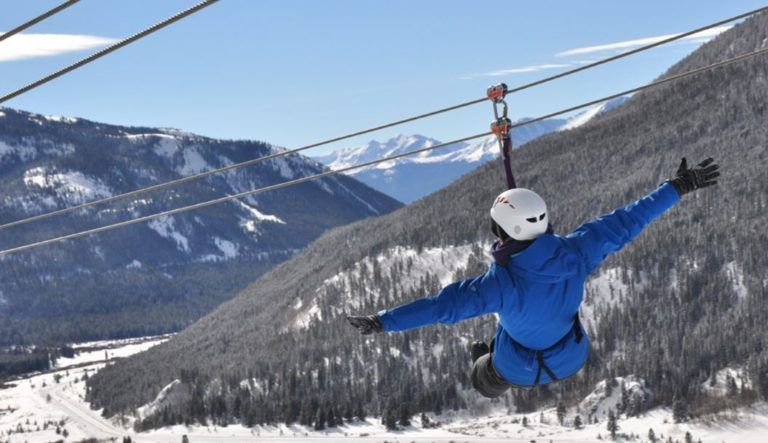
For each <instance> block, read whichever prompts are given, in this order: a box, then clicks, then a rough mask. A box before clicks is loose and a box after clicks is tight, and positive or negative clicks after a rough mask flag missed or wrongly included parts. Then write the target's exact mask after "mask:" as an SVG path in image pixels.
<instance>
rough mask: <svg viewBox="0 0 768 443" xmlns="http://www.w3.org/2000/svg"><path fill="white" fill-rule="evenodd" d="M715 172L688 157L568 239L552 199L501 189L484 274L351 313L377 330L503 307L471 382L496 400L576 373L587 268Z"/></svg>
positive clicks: (476, 354)
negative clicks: (667, 176) (553, 214)
mask: <svg viewBox="0 0 768 443" xmlns="http://www.w3.org/2000/svg"><path fill="white" fill-rule="evenodd" d="M717 169H718V165H717V164H714V160H712V159H711V158H709V159H707V160H705V161H703V162H701V163H699V165H698V166H697V167H695V168H688V166H687V163H686V160H685V158H683V160H682V162H681V163H680V167H679V168H678V170H677V176H676V177H675V178H673V179H671V180H668V181H666V182H664V183H662V184H661V185H660V186H659V187H658V188H657V189H656V190H654V191H653V192H651V193H650V194H648V195H646V196H645V197H643V198H641V199H640V200H637V201H635V202H634V203H632V204H630V205H628V206H626V207H623V208H619V209H616V210H615V211H613V212H611V213H610V214H607V215H604V216H602V217H600V218H598V219H597V220H594V221H591V222H589V223H585V224H583V225H582V226H580V227H579V228H578V229H576V230H575V231H573V232H572V233H570V234H568V235H566V236H560V235H555V234H554V233H553V231H552V227H551V225H550V224H549V214H548V213H547V207H546V204H545V203H544V200H543V199H542V198H541V197H540V196H539V195H537V194H536V193H535V192H533V191H530V190H528V189H521V188H517V189H510V190H508V191H505V192H503V193H501V195H499V196H498V197H497V198H496V200H495V201H494V203H493V207H492V208H491V220H492V221H491V228H492V231H493V233H494V235H495V236H496V237H497V241H496V242H495V243H494V244H493V250H492V251H493V258H494V263H493V264H491V266H490V269H489V270H488V272H486V273H485V274H483V275H481V276H479V277H476V278H472V279H467V280H463V281H459V282H456V283H453V284H450V285H448V286H446V287H445V288H443V289H442V290H440V291H439V292H438V293H437V294H436V295H433V296H430V297H426V298H422V299H419V300H416V301H413V302H411V303H407V304H404V305H401V306H398V307H396V308H393V309H386V310H383V311H380V312H379V313H378V314H375V315H367V316H349V317H347V319H348V321H349V322H350V324H351V325H352V326H354V327H355V328H357V329H358V330H360V332H361V333H363V334H371V333H373V332H396V331H405V330H407V329H412V328H418V327H422V326H427V325H431V324H435V323H456V322H458V321H461V320H466V319H468V318H472V317H477V316H480V315H485V314H490V313H498V314H499V325H498V328H497V330H496V334H495V336H494V338H493V340H492V341H491V345H490V346H488V345H487V344H485V343H483V342H475V343H473V344H472V349H471V357H472V361H473V366H472V374H471V379H472V385H473V386H474V387H475V389H477V390H478V391H479V392H480V393H481V394H482V395H484V396H486V397H489V398H493V397H498V396H500V395H502V394H503V393H504V392H506V391H507V390H508V389H509V388H510V387H511V386H517V387H523V388H530V387H533V386H536V385H540V384H547V383H551V382H554V381H558V380H562V379H564V378H566V377H570V376H572V375H574V374H576V373H577V372H578V371H579V370H580V369H581V368H582V366H584V364H585V363H586V360H587V354H588V353H589V340H588V338H587V336H586V333H585V331H584V329H583V328H582V326H581V323H580V322H579V316H578V312H579V305H580V304H581V301H582V296H583V292H584V283H585V281H586V279H587V277H588V276H589V274H590V273H592V272H593V271H594V270H595V269H596V268H597V267H598V266H600V264H601V263H602V262H603V260H605V258H606V257H607V256H608V254H610V253H612V252H616V251H618V250H620V249H621V248H622V247H623V246H624V245H626V244H627V243H629V242H630V241H632V240H633V239H634V238H635V237H637V236H638V235H639V234H640V232H641V231H642V230H643V228H645V227H646V226H647V225H648V224H649V223H651V222H652V221H653V220H654V219H656V218H657V217H659V216H661V215H662V214H663V213H664V212H665V211H667V210H668V209H670V208H671V207H673V206H674V205H675V204H676V203H677V202H678V201H679V199H680V197H681V196H682V195H684V194H686V193H688V192H691V191H693V190H696V189H699V188H703V187H707V186H711V185H714V184H717V181H716V178H717V177H718V176H719V175H720V173H719V172H718V171H717Z"/></svg>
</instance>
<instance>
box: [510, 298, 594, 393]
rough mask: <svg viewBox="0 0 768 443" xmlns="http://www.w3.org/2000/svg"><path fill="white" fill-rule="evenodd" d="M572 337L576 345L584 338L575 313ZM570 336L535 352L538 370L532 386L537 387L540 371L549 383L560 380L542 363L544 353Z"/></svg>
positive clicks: (579, 320)
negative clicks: (544, 374)
mask: <svg viewBox="0 0 768 443" xmlns="http://www.w3.org/2000/svg"><path fill="white" fill-rule="evenodd" d="M572 331H573V337H574V340H576V343H581V340H582V339H583V338H584V333H583V332H582V331H581V319H580V318H579V314H578V313H576V315H575V316H574V317H573V329H572ZM569 335H570V332H569V333H568V334H566V335H565V337H563V338H561V339H560V340H558V341H557V343H555V344H554V345H552V346H550V347H549V348H547V349H544V350H543V351H535V352H536V362H537V363H538V364H539V369H538V370H537V371H536V379H535V380H534V381H533V386H538V385H539V381H540V380H541V371H544V372H545V373H546V374H547V377H549V379H550V380H551V381H559V380H560V379H559V378H557V376H556V375H555V373H554V372H553V371H552V369H550V367H549V366H547V363H546V362H545V361H544V352H545V351H548V350H550V349H552V348H554V347H555V346H558V345H560V344H562V342H563V341H564V340H567V339H568V336H569ZM517 344H518V346H521V347H523V348H525V346H522V345H520V343H517Z"/></svg>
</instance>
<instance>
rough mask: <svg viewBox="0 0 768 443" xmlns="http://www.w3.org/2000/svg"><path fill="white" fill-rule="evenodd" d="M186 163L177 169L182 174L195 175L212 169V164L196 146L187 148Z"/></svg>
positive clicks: (185, 151) (185, 153) (185, 152)
mask: <svg viewBox="0 0 768 443" xmlns="http://www.w3.org/2000/svg"><path fill="white" fill-rule="evenodd" d="M183 152H184V164H183V165H182V166H181V168H178V169H177V171H178V172H179V173H180V174H181V175H193V174H199V173H201V172H204V171H207V170H209V169H211V165H209V164H208V162H207V161H205V159H204V158H203V156H202V155H201V154H200V152H199V151H198V150H197V149H196V148H189V149H185V150H184V151H183Z"/></svg>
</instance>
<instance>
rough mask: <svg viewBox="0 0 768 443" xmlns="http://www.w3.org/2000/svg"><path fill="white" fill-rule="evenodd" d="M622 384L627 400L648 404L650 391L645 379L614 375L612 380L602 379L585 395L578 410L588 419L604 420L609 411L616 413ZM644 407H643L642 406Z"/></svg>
mask: <svg viewBox="0 0 768 443" xmlns="http://www.w3.org/2000/svg"><path fill="white" fill-rule="evenodd" d="M622 385H623V386H624V390H625V391H626V392H627V394H628V398H629V401H630V402H632V401H640V402H641V403H642V404H643V405H648V404H649V402H650V399H651V393H650V391H649V390H648V388H647V387H646V386H645V380H643V379H641V378H638V377H635V376H633V375H629V376H626V377H616V378H615V379H613V380H603V381H601V382H599V383H598V384H597V386H595V390H594V391H592V393H590V394H589V395H587V396H586V397H585V398H584V400H582V401H581V403H579V410H580V411H581V412H582V413H583V414H585V415H586V418H588V419H589V420H588V421H591V420H592V419H593V418H597V419H598V420H601V421H602V420H605V419H607V418H608V413H609V411H613V412H614V414H616V415H618V413H617V410H618V406H619V404H620V403H621V397H622ZM643 409H644V408H643Z"/></svg>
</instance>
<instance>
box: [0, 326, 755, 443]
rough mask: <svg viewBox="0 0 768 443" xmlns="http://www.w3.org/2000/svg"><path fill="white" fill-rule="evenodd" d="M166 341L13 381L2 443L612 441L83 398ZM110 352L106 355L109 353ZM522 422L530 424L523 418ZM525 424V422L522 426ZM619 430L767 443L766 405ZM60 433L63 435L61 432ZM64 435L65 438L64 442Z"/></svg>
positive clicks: (132, 345)
mask: <svg viewBox="0 0 768 443" xmlns="http://www.w3.org/2000/svg"><path fill="white" fill-rule="evenodd" d="M167 339H168V337H155V338H152V339H145V340H126V341H121V342H94V343H87V344H83V345H79V346H76V347H75V348H76V349H78V350H80V351H81V352H80V353H79V354H78V355H77V356H76V357H75V358H74V359H68V360H60V361H59V364H58V367H57V369H56V371H53V372H48V373H45V374H38V375H34V376H30V377H27V378H23V379H20V380H16V381H14V382H11V383H10V384H9V385H8V386H6V387H4V388H0V442H6V441H8V442H19V443H21V442H29V443H37V442H50V441H56V440H60V439H61V440H64V441H80V440H82V439H85V438H97V439H100V440H109V439H118V440H121V439H122V438H123V437H125V436H130V437H131V439H132V440H133V441H135V442H178V441H181V437H182V435H187V436H188V437H189V440H190V441H191V442H193V443H194V442H222V441H238V442H240V441H305V442H326V443H329V442H336V441H360V440H363V441H370V442H383V441H389V442H403V443H405V442H425V443H426V442H450V441H453V442H477V441H483V442H526V443H527V442H531V441H537V442H549V441H553V442H574V443H575V442H596V441H601V440H602V441H605V440H608V439H609V436H608V432H607V430H606V423H605V421H601V422H599V423H594V424H586V425H585V426H584V427H583V428H582V429H579V430H576V429H574V428H573V426H572V423H573V417H575V411H568V413H567V415H566V418H565V426H561V425H560V424H559V423H558V421H557V415H556V412H555V410H554V409H548V410H544V411H541V412H536V413H531V414H515V413H508V412H507V411H506V410H505V409H504V408H503V407H501V406H500V407H495V408H494V407H492V408H490V410H491V411H492V412H490V413H488V414H486V415H483V416H479V417H478V416H471V415H469V414H468V413H466V412H453V411H449V412H445V413H443V414H442V415H440V416H435V415H433V414H430V415H429V418H430V419H431V421H432V422H433V423H440V426H439V427H437V428H428V429H427V428H423V427H422V426H421V423H420V419H419V418H418V417H413V420H412V421H413V423H414V424H413V425H412V426H409V427H407V428H405V429H403V430H401V431H397V432H390V431H387V430H386V429H385V428H384V426H382V425H381V421H380V420H379V419H377V418H369V419H368V420H366V421H364V422H359V421H358V422H356V423H352V424H347V425H344V426H340V427H337V428H333V429H329V430H325V431H314V430H311V429H307V428H305V427H303V426H284V425H281V426H264V427H256V428H253V429H250V428H245V427H243V426H240V425H233V426H227V427H214V426H191V427H187V426H173V427H166V428H162V429H157V430H154V431H150V432H143V433H138V434H137V433H135V432H134V431H133V429H132V426H131V423H132V419H130V418H126V419H124V420H123V421H122V423H121V421H120V420H119V419H111V420H108V419H105V418H103V417H102V416H101V414H100V412H101V411H98V410H97V411H94V410H91V409H90V407H89V405H88V404H87V403H86V402H85V401H84V396H85V382H84V380H83V379H84V376H85V375H86V374H93V373H94V372H95V371H96V370H98V369H99V368H101V367H102V366H103V365H104V363H103V360H104V358H105V357H107V358H108V359H114V358H120V357H126V356H129V355H131V354H134V353H137V352H141V351H143V350H146V349H148V348H150V347H152V346H155V345H157V344H159V343H162V342H163V341H165V340H167ZM105 353H106V354H105ZM524 419H525V420H524ZM524 421H525V422H526V424H525V425H523V422H524ZM618 424H619V433H620V434H626V435H627V436H632V435H636V436H638V438H637V439H636V440H634V441H648V431H649V429H653V431H654V433H655V435H656V436H657V437H658V438H662V436H663V439H664V440H666V439H667V438H668V437H672V439H673V440H677V441H680V442H682V441H684V438H685V433H686V432H690V433H691V435H692V436H693V438H694V441H698V440H699V439H700V440H701V441H702V442H718V443H719V442H736V443H758V442H759V443H763V442H766V441H768V404H764V403H763V404H757V405H755V406H753V407H751V408H743V409H740V410H738V411H734V412H730V413H727V414H722V415H721V416H718V417H712V418H709V419H707V420H697V421H695V422H691V423H683V424H674V422H673V420H672V412H671V411H670V410H669V409H655V410H652V411H649V412H647V413H645V414H644V415H642V416H640V417H636V418H621V419H620V420H619V422H618ZM57 430H58V433H57ZM65 433H66V437H65Z"/></svg>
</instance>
